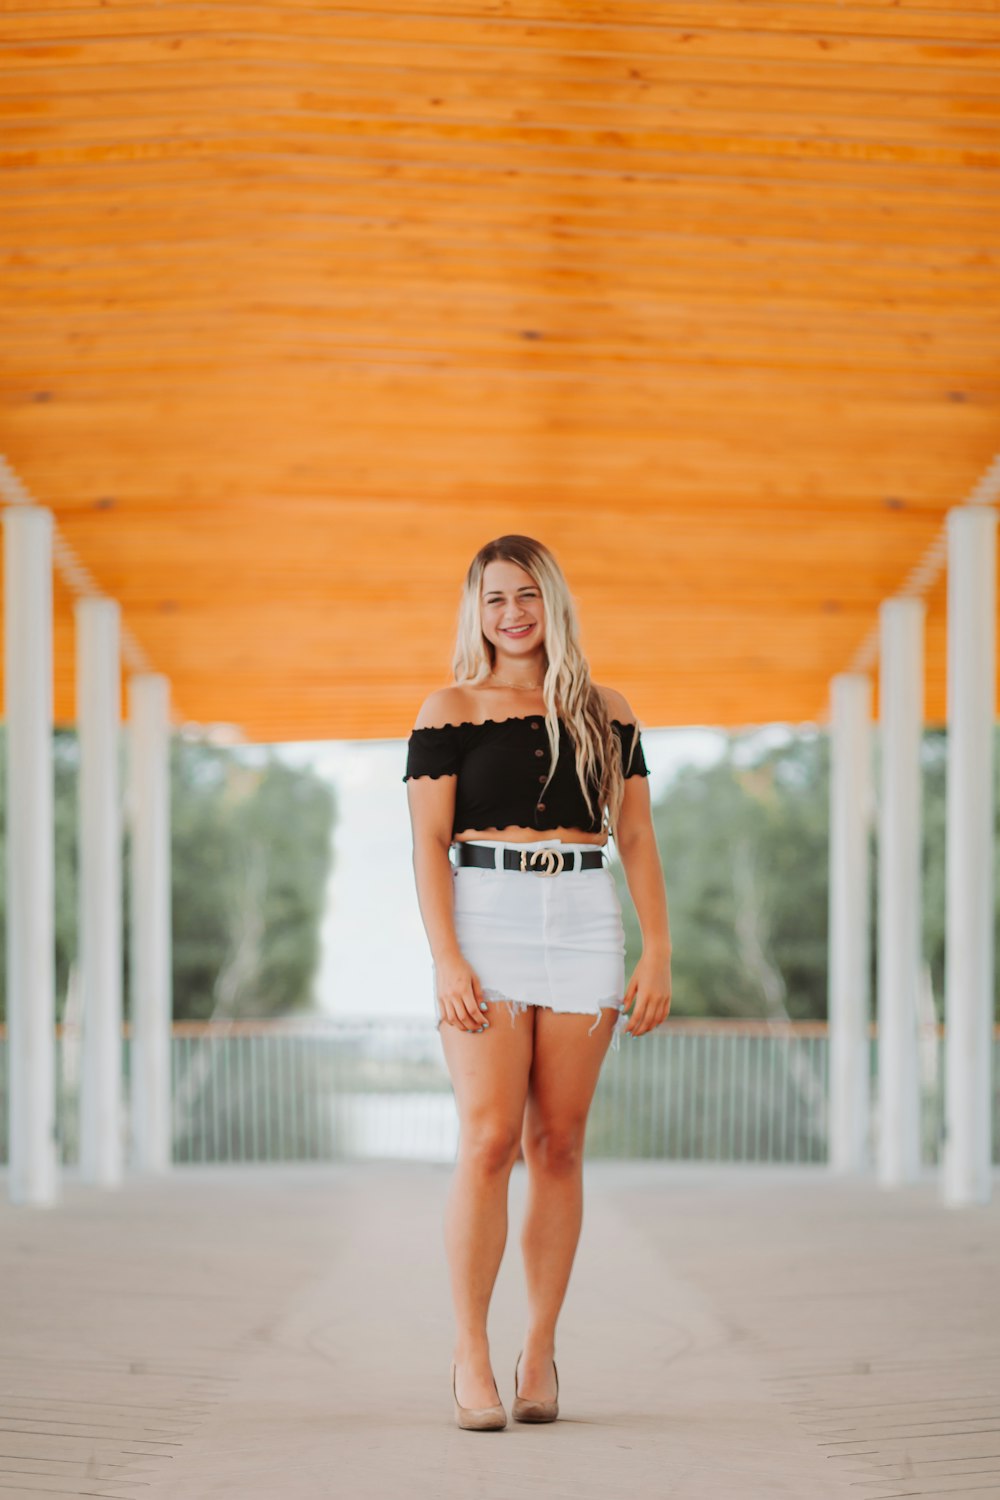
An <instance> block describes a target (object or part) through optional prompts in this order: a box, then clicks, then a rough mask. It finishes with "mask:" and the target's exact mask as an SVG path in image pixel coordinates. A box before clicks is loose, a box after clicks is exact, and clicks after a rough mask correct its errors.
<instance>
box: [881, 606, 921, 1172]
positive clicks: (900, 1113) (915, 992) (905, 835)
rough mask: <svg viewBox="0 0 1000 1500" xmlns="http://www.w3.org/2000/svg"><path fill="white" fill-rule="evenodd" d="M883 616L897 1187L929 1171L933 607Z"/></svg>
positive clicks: (891, 1089)
mask: <svg viewBox="0 0 1000 1500" xmlns="http://www.w3.org/2000/svg"><path fill="white" fill-rule="evenodd" d="M879 617H880V634H881V645H880V656H879V661H880V666H879V678H880V693H879V698H880V721H881V751H882V753H881V771H880V777H879V784H880V796H879V804H880V805H879V842H878V872H879V878H878V962H877V970H878V973H877V984H878V1037H879V1041H878V1079H879V1107H878V1116H879V1130H878V1177H879V1181H880V1182H882V1183H883V1184H884V1185H886V1186H892V1185H895V1184H898V1183H903V1182H913V1181H915V1180H916V1179H917V1178H918V1177H919V1176H920V1169H921V1160H920V1155H921V1153H920V1073H919V1068H918V1057H919V1054H918V1047H917V1038H918V1015H919V1003H920V982H921V973H920V957H921V916H922V913H921V871H920V851H921V832H922V825H923V819H922V808H921V762H920V749H921V740H922V733H923V623H924V604H923V600H921V599H906V598H904V599H887V600H885V601H884V602H883V604H882V605H881V607H880V610H879Z"/></svg>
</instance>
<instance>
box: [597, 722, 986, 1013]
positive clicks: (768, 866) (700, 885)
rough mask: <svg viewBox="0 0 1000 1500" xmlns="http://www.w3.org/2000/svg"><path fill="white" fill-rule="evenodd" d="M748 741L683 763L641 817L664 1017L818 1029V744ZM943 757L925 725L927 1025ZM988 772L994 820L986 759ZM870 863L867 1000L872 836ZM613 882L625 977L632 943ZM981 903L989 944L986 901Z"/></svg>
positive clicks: (823, 792) (822, 800)
mask: <svg viewBox="0 0 1000 1500" xmlns="http://www.w3.org/2000/svg"><path fill="white" fill-rule="evenodd" d="M754 737H755V736H754V735H753V734H750V735H747V736H745V737H741V736H738V735H732V736H730V737H729V742H728V746H727V751H726V754H725V756H724V757H723V758H722V759H721V760H720V761H719V762H717V763H716V764H715V765H713V766H711V767H709V768H708V769H701V768H695V767H686V768H684V769H683V770H682V771H681V772H680V774H679V775H678V776H677V777H676V779H675V780H674V781H673V782H672V784H671V785H670V787H668V789H667V791H666V792H665V793H664V795H663V796H662V797H661V798H660V799H659V801H658V802H657V803H656V805H655V806H654V809H653V821H654V826H655V828H656V834H657V840H658V843H659V848H660V856H661V862H662V865H663V870H664V875H665V879H666V886H667V905H668V909H669V915H670V933H671V941H672V945H673V959H672V966H671V967H672V974H673V982H674V989H673V1001H672V1004H671V1014H672V1015H675V1016H734V1017H744V1016H752V1017H772V1018H775V1019H781V1018H784V1017H785V1016H788V1017H790V1018H791V1019H792V1020H811V1019H816V1020H822V1019H825V1018H826V1015H827V955H826V942H827V926H828V901H829V884H828V874H829V871H828V837H829V802H830V749H829V737H828V735H827V734H826V733H825V732H822V733H821V732H819V731H814V732H812V733H798V734H795V735H792V734H790V735H789V737H788V740H787V741H786V742H785V743H784V744H782V745H780V746H778V747H773V746H772V747H771V748H769V749H767V750H764V751H762V752H760V753H757V754H754V753H753V751H752V745H753V740H754ZM876 738H877V736H876ZM946 750H947V741H946V736H945V733H944V731H943V730H941V729H929V730H928V731H927V732H926V733H925V735H924V738H923V749H922V760H923V877H924V889H923V901H924V915H923V951H924V958H925V960H926V961H927V963H928V965H929V968H930V974H931V980H932V985H933V991H934V998H935V1005H936V1009H937V1014H938V1018H939V1019H941V1020H943V1018H944V1010H943V990H944V921H945V908H944V874H945V870H944V859H945V770H946ZM994 766H995V771H996V775H997V778H998V786H997V795H996V807H997V811H998V819H1000V754H997V755H995V756H994ZM874 775H875V776H876V778H877V775H878V770H877V748H876V767H875V770H874ZM876 785H877V780H876ZM998 838H1000V828H998ZM871 854H872V864H871V908H870V911H871V916H870V933H871V954H872V970H871V993H872V996H874V995H875V922H876V909H877V907H876V898H877V881H878V876H877V867H876V858H877V848H876V829H875V828H873V829H872V834H871ZM619 878H620V879H621V880H622V884H621V891H622V907H623V912H624V915H625V930H626V943H627V964H628V973H629V974H630V973H631V970H632V967H633V966H634V964H635V962H636V960H637V959H638V957H639V955H640V953H641V951H642V940H641V935H640V932H639V926H638V922H637V920H636V916H635V912H634V909H633V907H632V903H631V901H630V900H629V899H628V897H627V894H626V891H627V886H626V884H625V882H624V879H623V878H622V877H621V875H619ZM994 904H995V909H996V911H997V923H996V938H997V943H998V945H1000V904H998V903H997V901H996V896H994ZM998 974H1000V967H998Z"/></svg>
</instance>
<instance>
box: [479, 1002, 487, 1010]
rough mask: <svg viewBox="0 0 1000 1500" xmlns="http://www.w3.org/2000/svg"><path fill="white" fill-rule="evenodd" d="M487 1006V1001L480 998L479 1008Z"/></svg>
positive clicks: (484, 1008)
mask: <svg viewBox="0 0 1000 1500" xmlns="http://www.w3.org/2000/svg"><path fill="white" fill-rule="evenodd" d="M486 1008H487V1006H486V1001H485V1000H480V1002H479V1009H480V1010H486Z"/></svg>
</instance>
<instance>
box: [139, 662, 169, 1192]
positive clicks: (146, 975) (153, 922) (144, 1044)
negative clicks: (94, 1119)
mask: <svg viewBox="0 0 1000 1500" xmlns="http://www.w3.org/2000/svg"><path fill="white" fill-rule="evenodd" d="M129 689H130V693H129V718H130V752H131V753H130V764H129V814H130V823H131V829H132V848H131V896H132V900H131V937H132V942H131V985H130V989H131V1023H132V1050H131V1118H132V1140H133V1161H134V1164H135V1166H136V1168H137V1169H138V1170H139V1171H143V1172H165V1171H167V1170H168V1169H169V1167H170V1164H171V1122H170V1113H171V1110H170V1025H171V1015H172V1010H173V1005H172V984H171V964H170V759H169V757H170V714H169V683H168V681H167V679H166V677H163V676H161V675H160V674H159V673H154V672H148V673H147V672H143V673H137V674H135V675H134V676H133V677H131V678H130V681H129Z"/></svg>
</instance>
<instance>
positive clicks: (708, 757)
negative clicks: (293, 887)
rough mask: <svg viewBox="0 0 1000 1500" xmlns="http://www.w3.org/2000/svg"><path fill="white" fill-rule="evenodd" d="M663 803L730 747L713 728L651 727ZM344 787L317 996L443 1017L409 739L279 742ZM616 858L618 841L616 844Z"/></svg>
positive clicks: (321, 1001) (329, 1005)
mask: <svg viewBox="0 0 1000 1500" xmlns="http://www.w3.org/2000/svg"><path fill="white" fill-rule="evenodd" d="M642 744H643V749H644V751H645V754H646V763H647V765H648V766H649V769H650V793H651V795H652V797H653V800H654V802H655V801H656V799H657V798H658V797H659V796H660V795H661V794H662V792H663V790H664V789H665V787H666V786H667V784H668V783H669V781H670V780H671V778H672V777H673V776H674V775H675V774H676V773H677V771H678V769H679V768H680V767H681V766H682V765H685V764H696V765H709V764H711V763H712V762H713V761H715V760H717V759H718V757H719V755H720V754H721V753H722V750H723V748H724V746H725V735H724V734H722V733H720V732H719V731H718V730H713V729H698V728H694V729H645V728H644V729H643V731H642ZM275 749H276V750H277V752H278V753H279V754H280V755H281V756H282V758H283V759H285V760H287V761H289V762H291V763H292V764H294V765H299V766H310V767H311V768H312V769H313V770H314V771H315V772H316V773H317V774H318V775H319V776H322V777H323V778H324V780H328V781H329V782H331V784H332V785H333V786H334V787H335V789H336V793H337V799H338V803H339V818H338V822H337V827H336V828H335V830H334V868H333V872H332V875H331V881H330V888H329V891H328V893H327V902H326V915H325V918H324V921H323V930H322V957H321V960H320V964H319V970H318V973H317V976H316V986H315V995H316V1003H317V1006H318V1008H319V1009H320V1010H321V1011H324V1012H326V1013H328V1014H331V1015H337V1016H352V1017H353V1016H358V1015H368V1016H371V1015H378V1016H400V1017H416V1016H426V1017H427V1018H428V1019H432V1018H433V1014H434V1011H433V1003H434V997H433V991H432V987H431V986H432V979H431V961H430V950H429V949H428V946H427V938H426V936H425V934H424V928H423V923H422V922H421V920H420V908H419V906H418V905H417V897H416V890H415V887H414V882H413V865H412V862H411V861H412V844H411V837H410V815H409V811H408V807H407V801H406V786H405V784H404V782H403V780H402V776H403V772H404V771H405V769H406V741H405V740H339V741H328V742H322V743H300V744H293V745H279V746H275ZM610 852H611V855H612V858H613V857H614V845H613V843H612V844H611V846H610Z"/></svg>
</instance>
